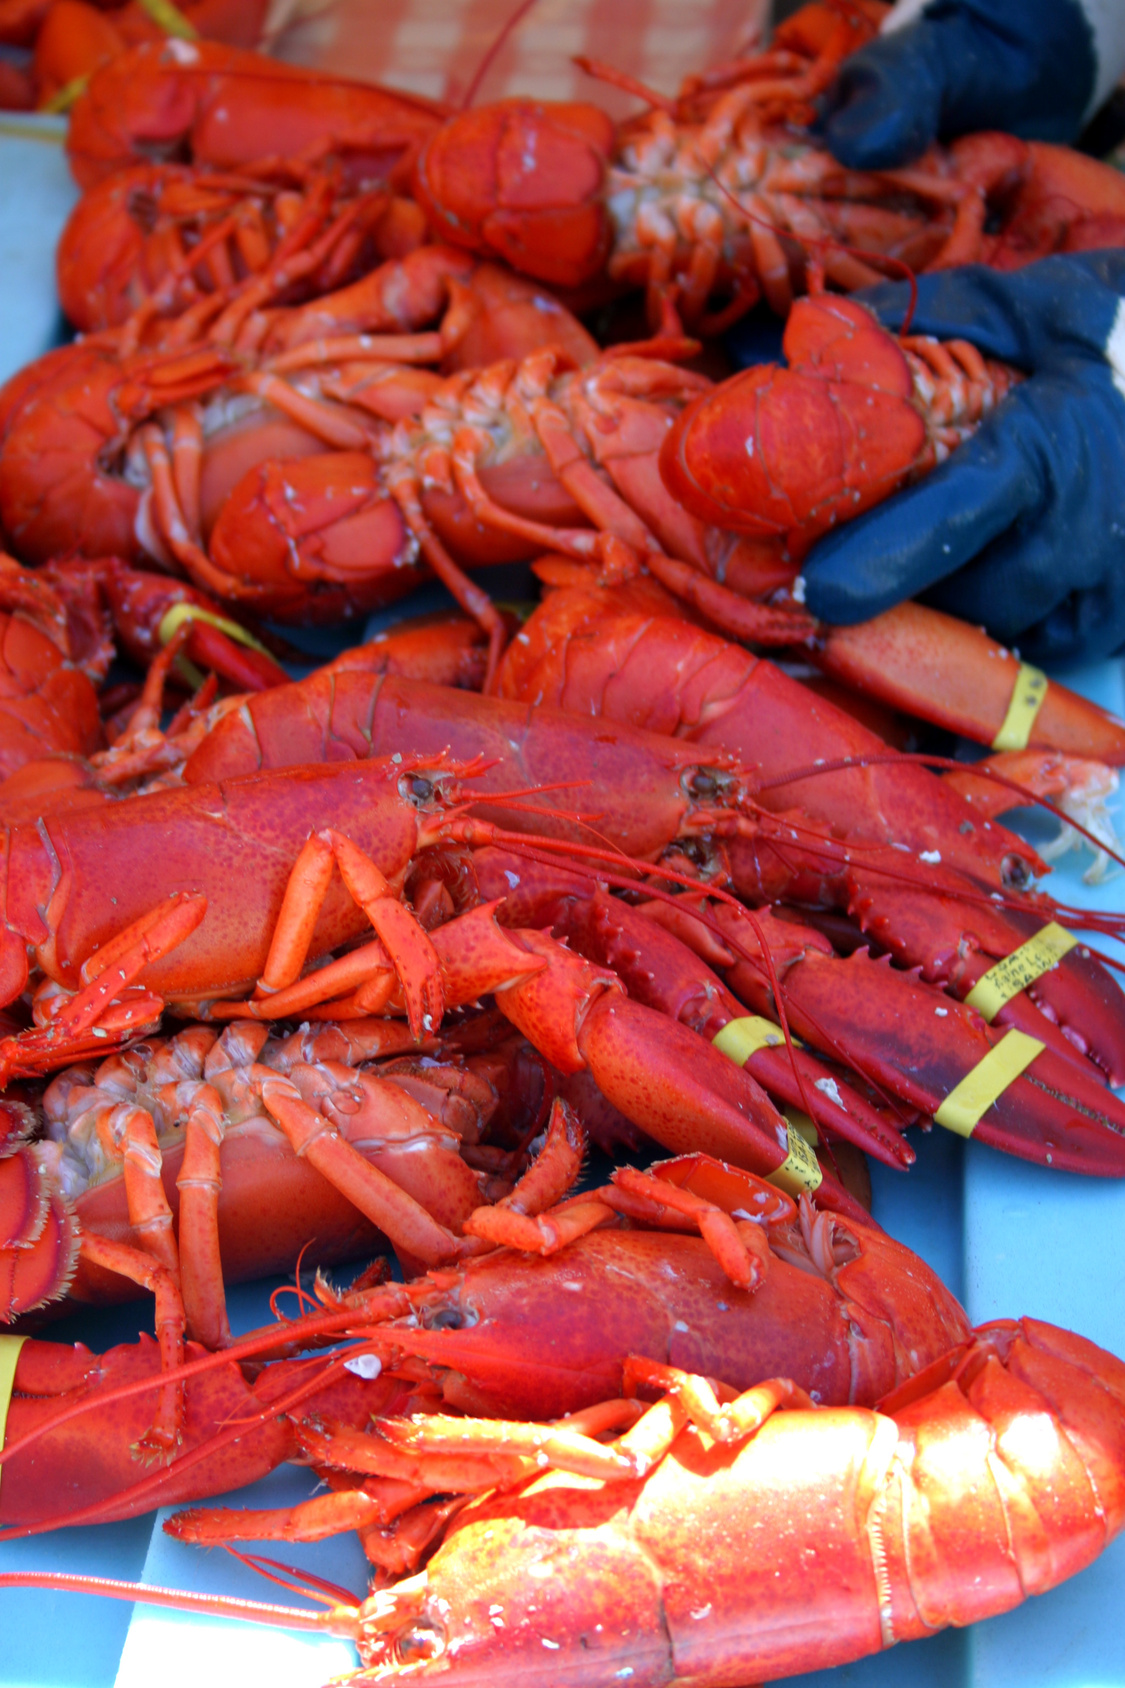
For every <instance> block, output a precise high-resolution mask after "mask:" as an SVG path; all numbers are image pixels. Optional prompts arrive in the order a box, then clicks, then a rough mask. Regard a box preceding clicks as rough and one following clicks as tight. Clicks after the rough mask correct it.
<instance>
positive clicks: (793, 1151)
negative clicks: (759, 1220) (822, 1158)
mask: <svg viewBox="0 0 1125 1688" xmlns="http://www.w3.org/2000/svg"><path fill="white" fill-rule="evenodd" d="M786 1123H787V1124H788V1123H789V1122H788V1121H787V1122H786ZM766 1181H767V1183H769V1184H776V1186H777V1188H778V1189H779V1190H784V1191H785V1194H786V1195H787V1196H793V1197H794V1198H796V1197H798V1196H811V1195H815V1193H816V1191H817V1190H819V1188H820V1186H821V1184H822V1183H823V1181H824V1174H823V1172H822V1171H821V1170H820V1162H819V1161H818V1160H817V1158H816V1153H815V1151H814V1150H813V1149H812V1147H811V1146H810V1144H808V1143H806V1142H805V1139H804V1138H803V1137H802V1136H801V1133H800V1132H799V1131H798V1130H797V1128H796V1126H795V1125H789V1153H788V1154H787V1155H786V1157H785V1159H784V1160H783V1161H782V1163H781V1165H780V1166H779V1167H778V1169H777V1171H776V1172H770V1173H767V1174H766Z"/></svg>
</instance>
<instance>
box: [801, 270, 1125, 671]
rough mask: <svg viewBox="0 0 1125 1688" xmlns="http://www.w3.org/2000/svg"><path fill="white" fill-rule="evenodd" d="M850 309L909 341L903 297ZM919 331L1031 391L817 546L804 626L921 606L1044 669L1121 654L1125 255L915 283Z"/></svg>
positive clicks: (1021, 391) (870, 298)
mask: <svg viewBox="0 0 1125 1688" xmlns="http://www.w3.org/2000/svg"><path fill="white" fill-rule="evenodd" d="M859 297H860V298H862V299H863V300H864V302H865V303H866V304H868V305H870V306H871V307H872V308H873V309H874V310H875V311H876V313H877V315H878V316H879V318H880V320H881V321H883V322H884V323H885V324H886V326H887V327H890V328H898V327H899V326H900V325H901V323H902V319H903V312H904V311H905V309H906V306H907V302H908V297H909V292H908V289H907V287H906V286H905V285H904V284H898V283H896V284H894V285H886V286H881V287H876V288H871V289H870V290H869V291H868V292H866V293H863V294H860V295H859ZM911 331H912V332H913V333H915V334H936V335H937V336H939V338H941V339H950V338H964V339H967V340H971V341H972V342H973V344H974V345H976V346H977V347H979V349H980V350H981V351H982V352H983V353H984V354H985V355H986V356H988V357H996V358H1002V359H1005V360H1006V361H1007V362H1009V363H1012V364H1015V365H1016V367H1017V368H1019V369H1020V370H1022V371H1025V372H1026V374H1027V376H1028V379H1027V380H1025V381H1023V382H1022V383H1021V384H1020V385H1019V386H1018V387H1016V388H1015V389H1014V390H1013V391H1012V392H1010V393H1009V395H1008V397H1007V398H1006V399H1005V400H1004V401H1003V403H1002V404H1000V405H999V406H998V407H997V408H996V410H995V411H994V412H993V413H992V415H991V416H989V417H987V418H986V420H985V421H984V422H983V423H982V424H981V426H980V427H979V428H978V430H977V432H976V433H975V434H974V435H973V436H972V438H971V439H969V440H968V441H966V443H965V444H964V445H962V446H959V447H958V448H957V450H956V451H954V452H952V453H951V455H950V457H949V458H948V459H947V461H946V462H945V463H943V464H942V465H941V467H940V468H938V469H935V470H934V471H933V473H932V474H929V475H927V476H926V477H925V478H924V479H923V480H920V481H919V482H918V483H917V484H916V485H915V486H912V487H909V488H907V490H906V491H904V492H899V493H896V494H895V495H894V496H893V497H892V498H889V499H888V500H887V501H886V503H885V504H882V505H880V506H879V507H878V508H876V509H874V510H871V511H869V512H868V513H867V514H866V515H863V516H860V517H859V518H858V519H857V520H856V521H854V522H849V523H848V524H847V525H846V526H843V527H840V528H838V529H837V530H836V531H835V532H834V533H831V534H829V535H828V536H827V537H826V538H824V539H822V540H821V541H820V542H819V543H818V544H817V545H814V546H813V548H812V550H811V551H810V552H809V554H808V557H807V558H806V560H805V566H804V570H803V580H804V594H805V603H806V604H807V606H808V608H809V609H810V610H811V611H812V613H813V614H814V615H816V616H818V617H820V618H821V619H822V620H824V621H829V622H837V623H844V624H848V623H851V622H855V621H865V620H867V619H868V618H869V617H870V616H873V615H877V614H878V613H879V612H880V611H881V610H884V609H888V608H889V607H890V606H891V605H892V604H896V603H899V602H900V601H901V600H902V599H904V598H913V597H916V596H918V595H919V594H921V593H925V600H926V602H927V603H931V604H935V605H937V607H938V608H940V609H945V610H949V611H950V612H951V613H952V614H954V615H959V616H961V617H963V618H964V619H965V620H966V621H970V622H975V623H983V624H984V625H985V626H986V627H987V628H988V630H989V632H990V633H992V634H993V635H994V636H995V637H997V638H999V639H1001V640H1003V641H1004V642H1005V643H1007V644H1016V645H1018V646H1019V649H1020V652H1021V654H1022V655H1023V656H1024V657H1028V658H1031V659H1032V660H1034V661H1037V662H1038V661H1048V662H1051V661H1054V662H1059V661H1068V660H1073V659H1078V658H1093V657H1099V656H1104V655H1106V654H1108V653H1109V652H1111V651H1117V650H1120V649H1122V648H1123V647H1125V252H1121V251H1112V252H1086V253H1082V254H1080V255H1076V256H1074V257H1056V258H1044V259H1043V260H1041V262H1039V263H1037V264H1029V265H1028V266H1027V268H1026V269H1023V270H1017V271H1015V272H1013V273H1010V274H1007V275H1004V274H1000V273H998V272H997V271H995V270H990V269H986V268H984V267H983V266H979V265H972V266H970V267H967V268H965V269H961V270H948V271H945V272H943V273H940V274H936V275H932V276H923V277H922V278H921V279H920V281H919V283H918V309H917V311H916V313H915V316H914V320H913V322H912V324H911Z"/></svg>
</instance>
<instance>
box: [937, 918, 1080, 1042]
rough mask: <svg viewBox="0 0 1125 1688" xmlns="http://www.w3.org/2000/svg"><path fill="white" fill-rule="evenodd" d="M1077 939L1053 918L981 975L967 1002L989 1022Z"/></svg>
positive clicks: (1056, 960) (1065, 952) (1066, 951)
mask: <svg viewBox="0 0 1125 1688" xmlns="http://www.w3.org/2000/svg"><path fill="white" fill-rule="evenodd" d="M1077 942H1078V939H1077V938H1076V937H1075V936H1074V933H1073V932H1068V931H1067V929H1066V927H1065V926H1060V925H1059V923H1058V921H1057V920H1052V921H1050V922H1049V924H1048V925H1046V926H1044V928H1043V930H1042V931H1041V932H1036V934H1035V936H1034V937H1033V938H1029V939H1028V940H1027V942H1026V944H1021V945H1020V947H1019V949H1017V950H1013V951H1012V953H1011V955H1006V956H1004V957H1003V959H1002V960H1000V961H998V962H997V963H996V965H995V967H990V968H989V969H988V972H987V973H985V974H984V975H983V976H982V977H981V978H979V979H978V980H977V982H976V984H975V985H974V986H973V988H972V990H971V991H970V992H969V994H968V996H967V997H966V998H965V1001H966V1002H967V1003H968V1005H969V1007H970V1008H975V1009H976V1011H977V1013H978V1014H983V1016H984V1018H985V1019H986V1020H988V1021H989V1022H990V1023H991V1021H993V1020H994V1019H995V1018H996V1016H997V1014H999V1012H1000V1010H1001V1008H1003V1007H1004V1005H1005V1003H1008V1002H1011V1000H1012V998H1013V997H1014V996H1018V995H1019V993H1020V991H1022V990H1026V989H1027V987H1028V985H1033V984H1034V983H1035V981H1036V979H1041V978H1042V977H1043V975H1044V973H1049V972H1050V971H1051V969H1052V967H1057V966H1058V964H1059V962H1060V961H1061V960H1062V958H1063V956H1064V955H1067V954H1068V953H1069V952H1070V951H1071V950H1072V949H1073V948H1074V946H1075V944H1076V943H1077Z"/></svg>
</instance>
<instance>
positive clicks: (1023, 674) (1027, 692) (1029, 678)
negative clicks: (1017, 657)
mask: <svg viewBox="0 0 1125 1688" xmlns="http://www.w3.org/2000/svg"><path fill="white" fill-rule="evenodd" d="M1046 695H1047V676H1046V675H1045V674H1044V672H1043V670H1042V669H1041V668H1033V667H1032V666H1031V664H1030V662H1021V663H1020V666H1019V672H1018V673H1017V674H1016V683H1015V685H1014V686H1013V687H1012V695H1011V698H1010V699H1009V701H1008V713H1007V714H1006V715H1005V717H1004V723H1003V725H1002V727H1001V728H1000V731H999V732H998V733H997V735H996V737H995V738H994V739H993V741H992V748H993V750H1026V749H1027V745H1028V740H1029V739H1030V738H1031V729H1032V728H1033V727H1034V725H1035V717H1036V716H1037V715H1038V713H1039V711H1040V709H1041V708H1042V706H1043V699H1044V698H1045V697H1046Z"/></svg>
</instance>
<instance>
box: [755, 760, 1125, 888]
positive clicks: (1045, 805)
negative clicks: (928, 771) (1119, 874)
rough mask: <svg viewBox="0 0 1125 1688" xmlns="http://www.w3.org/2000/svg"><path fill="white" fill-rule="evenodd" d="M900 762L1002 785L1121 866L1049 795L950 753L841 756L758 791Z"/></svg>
mask: <svg viewBox="0 0 1125 1688" xmlns="http://www.w3.org/2000/svg"><path fill="white" fill-rule="evenodd" d="M901 762H919V763H921V764H922V766H923V767H931V768H941V769H942V770H943V771H947V772H950V773H957V774H964V773H970V774H973V775H975V777H976V778H977V779H982V780H990V781H991V782H992V784H993V785H999V786H1004V787H1006V789H1007V790H1008V791H1012V792H1014V793H1015V794H1016V795H1017V796H1018V797H1020V798H1021V799H1022V803H1021V805H1020V806H1021V807H1022V808H1033V807H1038V808H1041V809H1046V810H1047V813H1048V814H1051V815H1054V817H1055V819H1056V820H1060V821H1062V822H1064V823H1065V825H1067V826H1072V827H1073V828H1074V830H1075V832H1080V833H1081V834H1082V836H1083V838H1084V839H1085V840H1086V842H1087V843H1088V844H1091V845H1093V846H1094V848H1095V849H1097V850H1104V851H1105V853H1106V855H1107V856H1108V857H1109V858H1110V860H1111V861H1114V862H1116V863H1117V865H1118V866H1119V867H1125V857H1122V856H1119V855H1118V854H1117V852H1116V851H1115V850H1111V849H1110V848H1109V845H1108V844H1105V843H1103V842H1102V840H1101V839H1100V838H1097V837H1095V835H1094V834H1093V833H1092V832H1091V831H1090V829H1089V828H1088V827H1085V826H1083V825H1082V823H1081V821H1076V820H1072V819H1071V817H1070V816H1069V815H1068V814H1067V813H1066V810H1065V809H1062V808H1060V807H1059V805H1058V804H1057V803H1052V802H1051V800H1050V798H1049V797H1037V796H1036V795H1035V793H1034V792H1029V791H1028V789H1027V787H1026V786H1025V785H1020V783H1019V781H1018V780H1013V779H1009V778H1008V776H1007V775H1006V774H1001V773H998V772H997V771H996V769H995V768H985V767H982V766H980V765H978V764H977V763H973V762H958V761H957V760H956V759H955V758H954V757H952V756H930V755H928V754H927V753H926V752H925V751H918V750H914V751H911V750H889V751H886V752H880V751H874V752H872V754H871V755H869V756H842V757H839V758H837V760H836V761H834V762H818V763H816V764H815V765H814V766H812V767H807V768H799V769H798V770H797V772H796V773H786V774H777V775H775V776H774V778H773V779H771V780H763V781H762V782H761V784H760V785H759V786H758V790H759V791H772V790H773V788H774V787H775V786H779V785H792V784H795V783H796V781H798V780H803V779H811V778H812V777H813V776H814V775H815V774H832V773H840V772H842V771H844V770H845V769H847V768H872V767H881V766H884V765H886V764H888V763H889V764H891V765H894V764H895V763H901ZM1029 797H1031V798H1032V800H1033V801H1032V802H1031V803H1028V801H1027V799H1028V798H1029Z"/></svg>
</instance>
